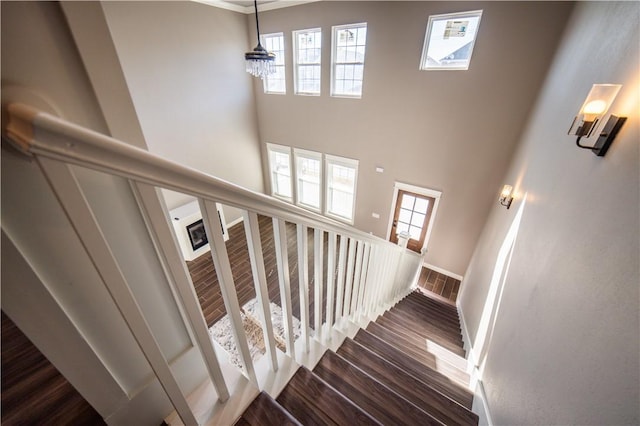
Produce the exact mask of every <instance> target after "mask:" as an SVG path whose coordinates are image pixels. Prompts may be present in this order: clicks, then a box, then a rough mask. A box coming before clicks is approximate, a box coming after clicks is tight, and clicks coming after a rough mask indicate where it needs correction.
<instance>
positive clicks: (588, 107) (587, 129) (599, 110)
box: [569, 84, 627, 157]
mask: <svg viewBox="0 0 640 426" xmlns="http://www.w3.org/2000/svg"><path fill="white" fill-rule="evenodd" d="M621 87H622V85H620V84H594V85H593V87H592V88H591V91H589V94H588V95H587V99H585V101H584V103H583V104H582V107H581V108H580V111H579V112H578V115H576V117H575V118H574V119H573V123H571V128H569V134H570V135H575V136H577V137H578V139H576V145H577V146H578V147H580V148H584V149H590V150H591V151H593V153H594V154H595V155H597V156H598V157H603V156H604V155H605V154H606V153H607V150H608V149H609V147H610V146H611V143H612V142H613V140H614V139H615V137H616V135H617V134H618V131H619V130H620V128H621V127H622V125H623V124H624V122H625V121H626V120H627V117H618V116H616V115H613V114H611V116H610V117H609V120H608V121H607V123H606V124H605V126H604V128H603V129H602V132H601V133H600V135H599V136H598V140H597V141H596V143H595V144H594V145H593V146H585V145H582V144H580V139H582V138H583V137H586V138H588V137H589V136H591V133H592V132H593V131H594V130H595V129H596V128H597V127H598V124H599V122H600V120H602V118H603V117H604V116H605V114H606V113H607V110H608V109H609V107H610V106H611V104H612V103H613V101H614V99H615V98H616V96H617V95H618V92H619V91H620V88H621Z"/></svg>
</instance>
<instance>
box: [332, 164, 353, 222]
mask: <svg viewBox="0 0 640 426" xmlns="http://www.w3.org/2000/svg"><path fill="white" fill-rule="evenodd" d="M328 161H329V160H328ZM327 175H328V176H327V213H330V214H333V215H336V216H340V217H343V218H345V219H348V220H352V219H353V205H354V201H355V189H356V188H355V185H356V169H355V168H354V167H350V166H347V165H343V164H336V163H331V162H328V164H327Z"/></svg>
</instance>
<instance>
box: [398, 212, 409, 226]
mask: <svg viewBox="0 0 640 426" xmlns="http://www.w3.org/2000/svg"><path fill="white" fill-rule="evenodd" d="M398 221H399V222H404V223H411V210H407V209H400V214H399V215H398Z"/></svg>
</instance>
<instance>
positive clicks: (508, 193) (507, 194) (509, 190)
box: [498, 185, 513, 209]
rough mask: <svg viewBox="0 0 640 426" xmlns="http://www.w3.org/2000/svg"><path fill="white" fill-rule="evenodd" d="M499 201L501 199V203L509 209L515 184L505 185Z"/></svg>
mask: <svg viewBox="0 0 640 426" xmlns="http://www.w3.org/2000/svg"><path fill="white" fill-rule="evenodd" d="M498 201H500V204H502V205H503V206H505V207H506V208H507V209H509V207H511V203H512V202H513V186H511V185H505V186H503V187H502V192H501V193H500V198H499V199H498Z"/></svg>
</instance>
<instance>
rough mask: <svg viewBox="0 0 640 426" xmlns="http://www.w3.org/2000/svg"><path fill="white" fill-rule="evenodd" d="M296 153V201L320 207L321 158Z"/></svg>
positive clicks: (316, 207) (315, 207)
mask: <svg viewBox="0 0 640 426" xmlns="http://www.w3.org/2000/svg"><path fill="white" fill-rule="evenodd" d="M296 155H297V161H296V173H297V175H298V176H297V179H298V203H299V204H303V205H306V206H309V207H312V208H314V209H320V179H321V174H320V166H321V160H320V159H319V158H310V157H304V156H303V155H300V154H296Z"/></svg>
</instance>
